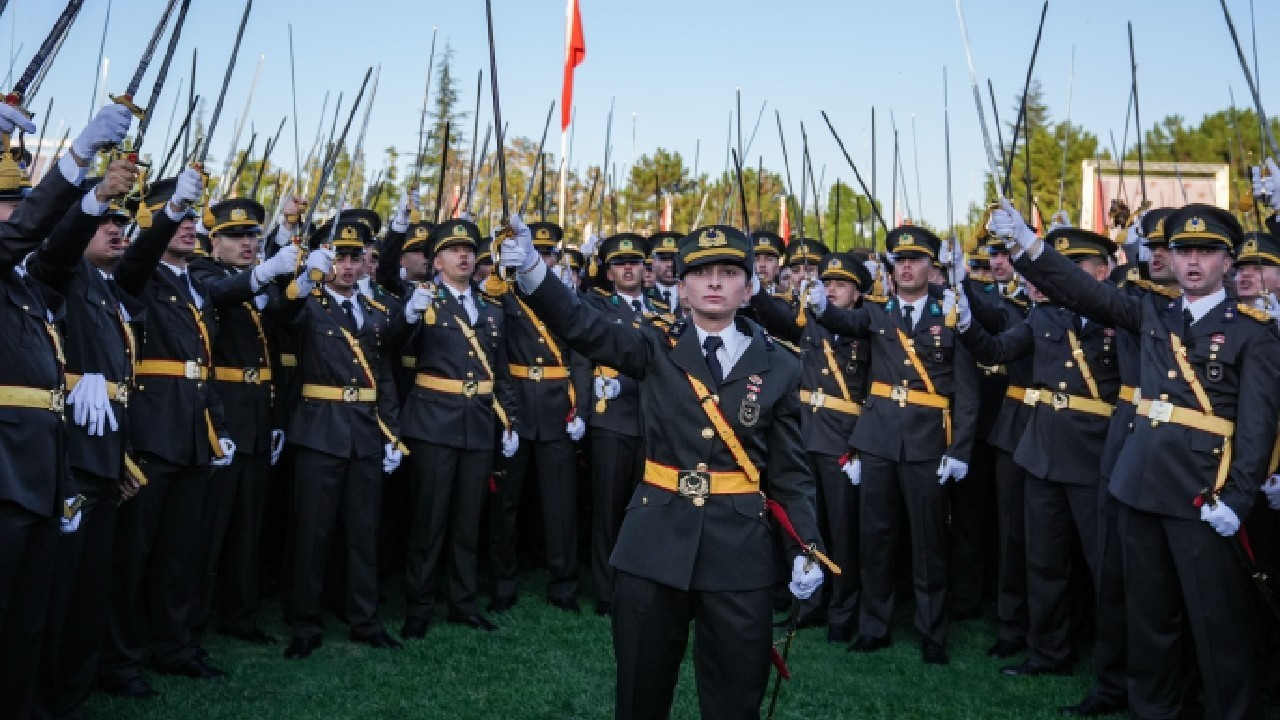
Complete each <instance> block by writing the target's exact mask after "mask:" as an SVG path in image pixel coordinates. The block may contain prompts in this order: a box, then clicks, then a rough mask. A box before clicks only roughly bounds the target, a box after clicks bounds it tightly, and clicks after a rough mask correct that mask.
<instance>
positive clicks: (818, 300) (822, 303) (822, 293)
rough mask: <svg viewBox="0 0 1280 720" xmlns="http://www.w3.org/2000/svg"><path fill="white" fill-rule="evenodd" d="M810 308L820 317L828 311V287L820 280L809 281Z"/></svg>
mask: <svg viewBox="0 0 1280 720" xmlns="http://www.w3.org/2000/svg"><path fill="white" fill-rule="evenodd" d="M809 308H810V309H812V310H813V314H814V315H817V316H819V317H821V316H822V313H824V312H826V311H827V289H826V288H825V287H823V286H822V283H820V282H814V283H809Z"/></svg>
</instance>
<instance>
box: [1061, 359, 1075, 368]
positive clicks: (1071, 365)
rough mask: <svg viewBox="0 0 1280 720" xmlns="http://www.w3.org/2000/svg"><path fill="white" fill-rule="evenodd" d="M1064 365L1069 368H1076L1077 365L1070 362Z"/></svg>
mask: <svg viewBox="0 0 1280 720" xmlns="http://www.w3.org/2000/svg"><path fill="white" fill-rule="evenodd" d="M1063 365H1066V366H1067V367H1075V365H1076V364H1075V363H1073V362H1071V361H1070V360H1068V361H1066V362H1065V363H1063Z"/></svg>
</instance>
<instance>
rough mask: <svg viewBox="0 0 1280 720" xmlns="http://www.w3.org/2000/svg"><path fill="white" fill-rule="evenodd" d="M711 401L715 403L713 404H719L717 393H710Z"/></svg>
mask: <svg viewBox="0 0 1280 720" xmlns="http://www.w3.org/2000/svg"><path fill="white" fill-rule="evenodd" d="M711 402H713V403H715V404H717V405H719V404H720V396H719V395H712V396H711Z"/></svg>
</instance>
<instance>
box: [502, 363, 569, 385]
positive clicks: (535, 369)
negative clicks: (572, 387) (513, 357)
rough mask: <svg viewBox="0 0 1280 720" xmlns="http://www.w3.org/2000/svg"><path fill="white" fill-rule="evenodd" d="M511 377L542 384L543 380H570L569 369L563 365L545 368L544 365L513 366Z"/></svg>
mask: <svg viewBox="0 0 1280 720" xmlns="http://www.w3.org/2000/svg"><path fill="white" fill-rule="evenodd" d="M511 377H514V378H520V379H521V380H532V381H534V382H542V381H543V380H568V379H569V368H567V367H565V366H563V365H551V366H549V367H544V366H542V365H533V366H530V365H512V366H511Z"/></svg>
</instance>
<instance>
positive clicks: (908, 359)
mask: <svg viewBox="0 0 1280 720" xmlns="http://www.w3.org/2000/svg"><path fill="white" fill-rule="evenodd" d="M902 364H903V365H910V364H911V358H907V359H906V360H903V361H902Z"/></svg>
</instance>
